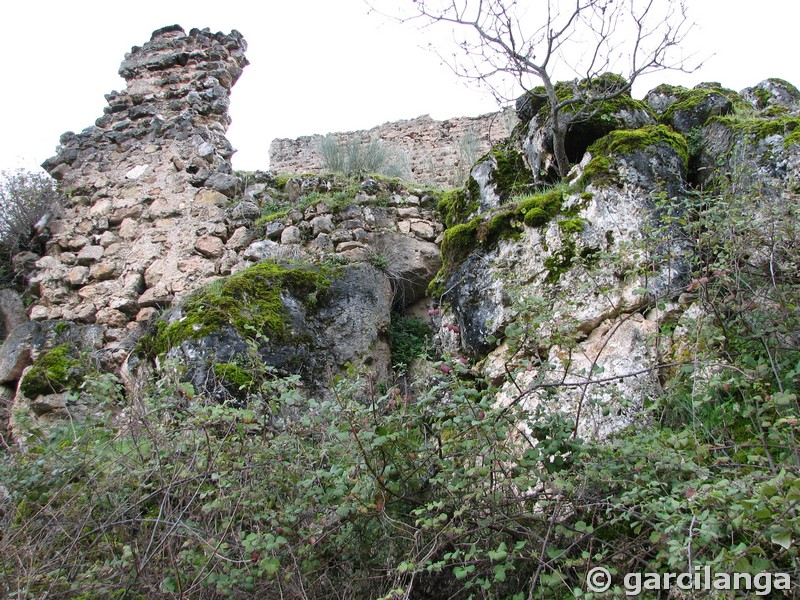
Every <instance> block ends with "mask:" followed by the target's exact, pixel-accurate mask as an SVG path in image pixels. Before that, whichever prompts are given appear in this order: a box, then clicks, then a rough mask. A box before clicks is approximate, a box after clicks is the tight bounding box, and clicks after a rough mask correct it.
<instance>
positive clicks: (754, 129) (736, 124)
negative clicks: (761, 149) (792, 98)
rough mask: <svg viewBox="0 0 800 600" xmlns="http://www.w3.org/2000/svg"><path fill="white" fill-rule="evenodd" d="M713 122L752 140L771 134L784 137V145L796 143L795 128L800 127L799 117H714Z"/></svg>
mask: <svg viewBox="0 0 800 600" xmlns="http://www.w3.org/2000/svg"><path fill="white" fill-rule="evenodd" d="M713 122H715V123H721V124H722V125H725V126H726V127H728V128H730V129H732V130H734V131H735V132H737V133H740V134H744V135H747V136H749V137H750V138H751V139H753V140H754V141H758V140H762V139H764V138H766V137H769V136H772V135H780V136H783V138H784V146H789V145H791V144H795V143H797V130H798V128H800V117H794V116H780V117H778V118H765V117H754V118H742V117H737V116H731V117H715V118H714V119H713Z"/></svg>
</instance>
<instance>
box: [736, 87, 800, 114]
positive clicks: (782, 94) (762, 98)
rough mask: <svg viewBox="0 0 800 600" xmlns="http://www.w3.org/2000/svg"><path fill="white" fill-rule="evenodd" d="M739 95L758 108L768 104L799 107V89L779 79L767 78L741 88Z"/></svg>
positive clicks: (791, 107)
mask: <svg viewBox="0 0 800 600" xmlns="http://www.w3.org/2000/svg"><path fill="white" fill-rule="evenodd" d="M741 95H742V97H744V99H745V100H747V101H748V102H750V103H751V104H752V105H753V106H754V107H755V108H757V109H759V110H761V109H764V108H768V107H770V106H782V107H785V108H790V109H797V108H800V90H798V89H797V88H796V87H795V86H793V85H792V84H791V83H789V82H788V81H783V80H781V79H767V80H765V81H762V82H761V83H759V84H758V85H755V86H753V87H748V88H745V89H743V90H742V92H741Z"/></svg>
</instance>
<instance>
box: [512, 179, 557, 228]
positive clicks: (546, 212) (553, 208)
mask: <svg viewBox="0 0 800 600" xmlns="http://www.w3.org/2000/svg"><path fill="white" fill-rule="evenodd" d="M563 200H564V193H563V191H562V190H561V189H558V188H556V189H552V190H549V191H547V192H545V193H543V194H535V195H533V196H528V197H527V198H525V199H523V200H522V201H521V202H520V203H519V206H518V211H519V214H520V216H521V217H522V218H523V220H524V221H525V224H526V225H530V226H531V227H538V226H539V225H544V224H545V223H547V221H549V220H550V219H552V218H553V217H555V216H556V215H557V214H558V213H559V212H560V211H561V206H562V203H563ZM528 213H532V214H531V216H530V217H529V216H528ZM542 216H544V217H546V219H545V220H543V221H542V220H541V218H542ZM539 221H541V222H539ZM537 222H538V224H535V223H537Z"/></svg>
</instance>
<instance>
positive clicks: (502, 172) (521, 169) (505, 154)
mask: <svg viewBox="0 0 800 600" xmlns="http://www.w3.org/2000/svg"><path fill="white" fill-rule="evenodd" d="M489 156H492V157H493V158H494V160H495V162H496V163H497V168H496V169H495V170H494V172H493V174H492V180H491V183H492V184H494V186H495V188H496V189H497V192H498V194H500V196H501V198H503V199H506V198H508V197H509V196H511V195H513V194H515V193H518V192H519V191H521V190H523V189H525V188H526V187H527V186H528V185H530V184H531V183H533V176H532V175H531V172H530V169H528V168H527V165H526V164H525V160H524V159H523V158H522V154H520V153H519V152H517V151H516V150H515V149H514V148H513V147H512V146H511V144H510V143H507V144H499V145H497V146H495V147H494V148H493V149H492V151H491V152H489ZM470 179H471V180H472V182H474V181H475V180H474V179H473V178H471V177H470ZM468 183H470V182H468ZM475 187H476V188H477V182H475ZM468 191H469V192H470V196H471V197H472V198H476V199H477V197H478V196H476V195H475V194H476V192H477V189H476V190H469V189H468ZM478 193H479V192H478Z"/></svg>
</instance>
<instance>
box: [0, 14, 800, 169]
mask: <svg viewBox="0 0 800 600" xmlns="http://www.w3.org/2000/svg"><path fill="white" fill-rule="evenodd" d="M405 1H409V0H397V2H398V4H399V3H400V2H405ZM528 1H529V2H537V1H539V0H528ZM688 4H689V9H690V11H691V17H692V19H693V20H694V21H695V22H696V23H697V25H698V28H697V30H696V31H695V33H694V35H693V36H692V38H691V44H690V47H687V52H691V51H696V52H700V53H701V54H704V55H711V54H714V56H713V57H712V58H710V59H709V60H707V62H706V66H705V67H704V68H703V69H702V70H701V71H699V72H696V73H694V74H692V75H680V74H677V73H669V72H666V73H660V74H657V75H655V76H654V78H652V79H649V80H647V81H646V82H644V84H643V85H641V86H640V87H639V89H637V90H634V95H635V96H637V97H641V96H642V95H644V93H645V92H646V91H647V89H649V88H652V87H655V86H656V85H657V84H659V83H662V82H667V83H673V84H678V83H679V84H683V85H689V86H691V85H694V84H696V83H699V82H701V81H720V82H721V83H722V84H723V85H725V86H726V87H729V88H733V89H736V90H740V89H742V88H744V87H746V86H750V85H754V84H756V83H758V82H759V81H761V80H763V79H766V78H768V77H781V78H783V79H787V80H789V81H790V82H792V83H793V84H795V85H797V86H800V60H798V58H797V51H796V48H797V37H796V31H797V23H798V19H799V18H800V2H799V1H798V0H759V1H758V2H754V1H753V0H688ZM0 22H2V23H3V26H4V27H3V34H2V36H0V57H2V59H0V60H2V74H3V79H4V84H3V89H2V93H0V120H1V121H0V127H1V129H0V131H2V143H1V144H0V169H9V168H16V167H24V168H30V169H33V168H36V167H37V165H38V164H39V163H41V162H42V161H43V160H45V159H46V158H48V157H49V156H51V155H52V154H53V153H54V151H55V147H56V145H57V144H58V138H59V136H60V135H61V133H63V132H64V131H68V130H72V131H76V132H77V131H80V130H82V129H84V128H85V127H88V126H90V125H92V124H93V123H94V121H95V119H96V118H97V117H99V116H101V115H102V110H103V107H104V106H105V104H106V103H105V100H104V98H103V95H104V94H106V93H108V92H110V91H111V90H113V89H117V90H121V89H123V88H124V81H123V80H122V79H121V78H120V77H119V76H118V75H117V69H118V68H119V64H120V62H121V61H122V59H123V56H124V54H125V52H127V51H129V50H130V48H131V46H134V45H141V44H143V43H144V42H146V41H147V40H149V39H150V34H151V33H152V31H153V30H155V29H158V28H160V27H163V26H165V25H171V24H174V23H177V24H180V25H181V26H183V28H184V29H185V30H186V31H188V30H189V29H191V28H192V27H199V28H203V27H210V28H211V29H212V30H214V31H224V32H229V31H230V30H231V29H238V30H239V31H240V32H241V33H242V34H243V35H244V37H245V39H246V40H247V42H248V47H249V49H248V52H247V57H248V59H249V60H250V63H251V64H250V66H248V67H247V68H246V69H245V72H244V74H243V75H242V77H241V79H240V80H239V82H238V83H237V85H236V86H235V87H234V88H233V94H232V102H231V116H232V117H233V125H232V126H231V128H230V130H229V131H228V138H229V139H230V141H231V143H232V144H233V146H234V147H235V148H237V149H238V153H237V154H236V155H235V156H234V159H233V162H234V167H235V168H237V169H258V168H260V169H264V168H266V167H267V166H268V148H269V143H270V141H271V140H272V139H273V138H277V137H298V136H301V135H310V134H314V133H327V132H329V131H347V130H353V129H366V128H369V127H372V126H374V125H379V124H381V123H384V122H386V121H394V120H397V119H407V118H413V117H417V116H419V115H422V114H430V115H431V116H432V117H434V118H438V119H443V118H448V117H456V116H467V115H478V114H481V113H485V112H490V111H492V110H496V108H497V105H496V103H495V101H494V100H493V99H492V97H491V96H490V95H489V94H488V93H487V92H483V91H480V90H475V89H470V88H468V87H466V85H465V82H464V81H461V80H459V79H458V78H456V77H455V76H454V75H453V74H451V73H450V71H449V70H448V69H447V68H446V67H445V66H443V65H441V64H440V60H439V58H438V57H437V56H436V55H435V54H433V53H432V52H430V51H429V50H427V49H425V46H426V44H427V37H426V36H430V35H431V32H430V31H428V32H420V31H418V30H417V29H416V28H415V27H414V26H412V25H409V24H405V25H400V24H396V23H391V22H387V21H386V20H384V19H381V18H380V17H378V16H376V15H374V14H373V15H370V14H368V7H367V6H366V4H365V3H364V1H363V0H280V1H275V0H255V1H254V0H247V1H244V0H213V1H206V0H157V1H155V0H136V1H134V2H108V1H107V0H106V1H105V2H96V1H88V0H87V1H83V0H71V1H69V2H65V1H64V0H59V1H42V0H38V1H31V0H28V1H9V0H7V1H5V2H3V4H2V7H0Z"/></svg>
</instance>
